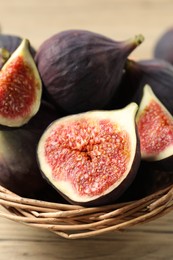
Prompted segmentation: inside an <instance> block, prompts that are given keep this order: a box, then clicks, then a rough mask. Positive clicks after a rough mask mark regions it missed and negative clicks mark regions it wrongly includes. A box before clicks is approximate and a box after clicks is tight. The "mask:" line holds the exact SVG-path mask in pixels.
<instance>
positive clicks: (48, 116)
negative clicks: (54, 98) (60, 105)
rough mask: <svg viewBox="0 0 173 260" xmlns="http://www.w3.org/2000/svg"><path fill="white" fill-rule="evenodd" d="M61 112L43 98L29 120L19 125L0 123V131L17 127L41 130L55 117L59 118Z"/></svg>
mask: <svg viewBox="0 0 173 260" xmlns="http://www.w3.org/2000/svg"><path fill="white" fill-rule="evenodd" d="M61 116H62V114H60V112H59V111H57V110H56V108H55V107H54V106H53V105H52V104H51V103H50V102H47V101H45V100H42V101H41V105H40V108H39V111H38V112H37V113H36V115H35V116H33V117H32V118H31V119H30V120H29V122H28V123H27V124H25V125H23V126H20V127H8V126H4V125H0V131H1V130H2V131H13V130H17V129H23V130H30V131H40V132H42V131H43V130H44V129H46V127H47V126H48V125H49V124H50V123H51V122H52V121H54V120H55V119H57V118H60V117H61Z"/></svg>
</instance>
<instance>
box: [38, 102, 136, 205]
mask: <svg viewBox="0 0 173 260" xmlns="http://www.w3.org/2000/svg"><path fill="white" fill-rule="evenodd" d="M136 110H137V105H136V104H135V103H132V104H130V105H129V106H127V107H126V108H124V109H122V110H117V111H90V112H85V113H81V114H78V115H73V116H67V117H64V118H61V119H59V120H56V121H54V122H53V123H52V124H51V125H50V126H49V127H48V128H47V130H46V131H45V132H44V134H43V135H42V137H41V139H40V141H39V145H38V161H39V164H40V169H41V171H42V172H43V175H44V176H45V178H46V179H47V180H48V181H49V182H50V183H51V184H52V185H53V186H54V187H55V189H57V190H58V191H59V192H60V193H62V195H63V196H64V197H65V198H67V200H69V201H70V202H72V203H76V204H81V205H82V204H83V205H87V204H88V205H101V204H105V203H110V202H112V201H115V199H116V198H117V197H119V196H120V195H121V194H122V193H123V192H124V190H125V189H126V188H127V187H128V186H129V185H130V184H131V182H132V180H133V178H134V176H135V174H136V171H137V168H138V166H139V161H140V159H139V158H140V154H139V146H138V139H137V136H136V129H135V120H134V118H135V113H136ZM126 116H127V118H128V120H129V121H128V120H127V118H126Z"/></svg>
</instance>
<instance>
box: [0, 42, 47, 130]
mask: <svg viewBox="0 0 173 260" xmlns="http://www.w3.org/2000/svg"><path fill="white" fill-rule="evenodd" d="M41 94H42V83H41V79H40V76H39V73H38V70H37V67H36V65H35V62H34V60H33V58H32V55H31V53H30V51H29V41H28V40H27V39H24V40H22V42H21V44H20V45H19V47H18V48H17V49H16V50H15V51H14V52H13V54H12V55H11V56H10V58H9V59H8V61H7V62H6V63H5V64H4V66H3V67H2V69H1V71H0V125H5V126H9V127H18V126H21V125H24V124H26V123H27V122H28V121H29V120H30V119H31V118H32V117H33V116H34V115H35V114H36V113H37V111H38V110H39V107H40V101H41Z"/></svg>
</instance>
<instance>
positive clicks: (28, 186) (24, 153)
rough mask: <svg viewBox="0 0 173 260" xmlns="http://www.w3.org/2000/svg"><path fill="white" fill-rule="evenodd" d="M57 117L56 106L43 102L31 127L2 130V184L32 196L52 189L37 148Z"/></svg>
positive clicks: (24, 194) (0, 167) (0, 157)
mask: <svg viewBox="0 0 173 260" xmlns="http://www.w3.org/2000/svg"><path fill="white" fill-rule="evenodd" d="M56 118H57V113H56V111H55V109H54V108H53V107H52V106H51V105H50V104H48V103H46V102H42V104H41V107H40V110H39V112H38V113H37V115H36V116H35V118H33V119H31V121H30V122H29V126H28V127H27V128H26V126H25V129H22V128H18V129H13V130H12V131H0V143H1V145H0V185H2V186H4V187H5V188H7V189H10V190H11V191H12V192H14V193H16V194H18V195H20V196H25V197H29V198H36V196H37V194H39V193H43V191H44V193H45V192H47V190H50V188H49V186H50V185H48V183H47V182H46V181H45V180H44V179H43V177H42V175H41V173H40V170H39V167H38V163H37V156H36V148H37V143H38V141H39V138H40V136H41V135H42V133H43V131H44V130H45V128H46V127H47V126H48V125H49V124H50V123H51V122H52V121H54V120H55V119H56ZM47 193H48V192H47ZM42 196H43V195H42Z"/></svg>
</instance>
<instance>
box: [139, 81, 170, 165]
mask: <svg viewBox="0 0 173 260" xmlns="http://www.w3.org/2000/svg"><path fill="white" fill-rule="evenodd" d="M136 122H137V128H138V133H139V138H140V145H141V157H142V159H143V160H145V161H160V162H165V164H167V163H168V161H170V160H171V161H170V162H169V165H171V167H172V168H173V166H172V165H173V164H172V163H173V117H172V115H171V114H170V112H169V111H168V110H167V109H166V108H165V106H164V105H163V104H162V102H161V101H160V100H159V99H158V98H157V97H156V95H155V94H154V92H153V91H152V89H151V87H150V86H149V85H145V87H144V92H143V97H142V100H141V103H140V105H139V110H138V113H137V115H136ZM168 159H169V160H168ZM165 160H166V161H165Z"/></svg>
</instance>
